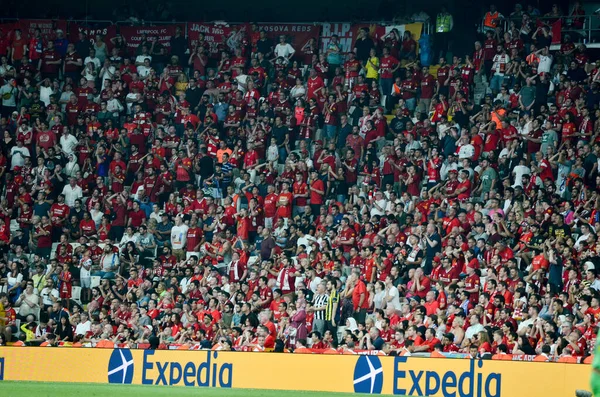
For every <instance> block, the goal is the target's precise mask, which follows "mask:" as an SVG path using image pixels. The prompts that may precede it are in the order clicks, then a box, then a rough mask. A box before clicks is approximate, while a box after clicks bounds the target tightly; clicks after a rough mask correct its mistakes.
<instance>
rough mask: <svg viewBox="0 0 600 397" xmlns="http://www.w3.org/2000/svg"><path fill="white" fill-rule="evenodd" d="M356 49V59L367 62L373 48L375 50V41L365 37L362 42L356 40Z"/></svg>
mask: <svg viewBox="0 0 600 397" xmlns="http://www.w3.org/2000/svg"><path fill="white" fill-rule="evenodd" d="M354 48H356V58H357V59H358V60H359V61H361V62H365V61H366V60H367V59H369V53H370V52H371V48H375V43H373V40H371V39H370V38H368V37H365V38H364V39H362V40H361V39H358V40H356V44H354Z"/></svg>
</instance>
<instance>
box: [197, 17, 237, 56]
mask: <svg viewBox="0 0 600 397" xmlns="http://www.w3.org/2000/svg"><path fill="white" fill-rule="evenodd" d="M232 29H233V28H232V27H230V26H229V25H226V24H219V23H204V22H190V23H188V31H187V36H188V41H189V43H190V47H192V48H193V47H194V46H195V45H196V43H197V42H198V37H199V36H200V34H203V35H204V41H206V42H207V43H208V44H209V45H210V55H209V56H210V57H211V58H219V57H220V54H219V48H222V47H225V48H226V47H227V45H226V44H225V41H226V40H227V37H228V36H229V34H230V33H231V31H232Z"/></svg>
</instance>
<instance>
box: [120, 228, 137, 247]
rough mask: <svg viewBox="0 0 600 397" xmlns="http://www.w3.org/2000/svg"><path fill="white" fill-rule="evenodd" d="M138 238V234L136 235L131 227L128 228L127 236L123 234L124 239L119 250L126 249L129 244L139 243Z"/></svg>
mask: <svg viewBox="0 0 600 397" xmlns="http://www.w3.org/2000/svg"><path fill="white" fill-rule="evenodd" d="M138 237H139V236H138V234H137V233H134V231H133V228H132V227H131V226H127V229H125V234H123V237H121V241H120V242H119V248H120V249H123V248H125V246H126V245H127V243H128V242H130V241H132V242H133V243H134V244H135V243H137V241H138Z"/></svg>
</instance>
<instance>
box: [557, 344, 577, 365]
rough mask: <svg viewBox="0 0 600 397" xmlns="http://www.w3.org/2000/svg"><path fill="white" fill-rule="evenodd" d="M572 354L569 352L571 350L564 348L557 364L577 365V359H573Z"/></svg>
mask: <svg viewBox="0 0 600 397" xmlns="http://www.w3.org/2000/svg"><path fill="white" fill-rule="evenodd" d="M572 353H573V351H572V350H571V348H569V347H565V348H564V349H563V352H562V354H561V355H560V358H559V359H558V362H559V363H570V364H577V357H573V355H572Z"/></svg>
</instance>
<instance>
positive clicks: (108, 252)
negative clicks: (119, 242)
mask: <svg viewBox="0 0 600 397" xmlns="http://www.w3.org/2000/svg"><path fill="white" fill-rule="evenodd" d="M120 263H121V261H120V260H119V254H118V253H115V252H114V251H113V249H112V245H110V244H106V245H105V246H104V252H103V253H102V256H101V257H100V269H101V270H100V271H98V272H95V273H94V274H93V275H94V276H100V277H102V278H111V279H112V278H114V277H115V274H116V273H117V272H118V271H119V265H120Z"/></svg>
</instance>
